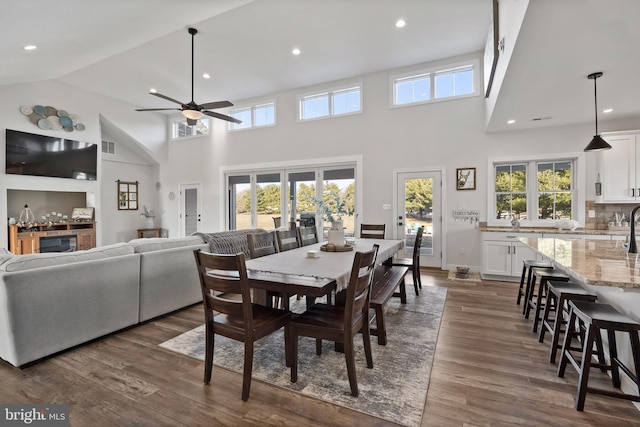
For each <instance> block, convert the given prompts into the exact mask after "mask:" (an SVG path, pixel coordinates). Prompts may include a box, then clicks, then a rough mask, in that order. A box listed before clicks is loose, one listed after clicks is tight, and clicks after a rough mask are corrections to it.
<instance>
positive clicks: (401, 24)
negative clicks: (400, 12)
mask: <svg viewBox="0 0 640 427" xmlns="http://www.w3.org/2000/svg"><path fill="white" fill-rule="evenodd" d="M405 25H407V23H406V22H405V20H404V19H398V20H397V21H396V27H397V28H403V27H404V26H405Z"/></svg>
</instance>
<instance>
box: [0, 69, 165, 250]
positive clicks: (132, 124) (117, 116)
mask: <svg viewBox="0 0 640 427" xmlns="http://www.w3.org/2000/svg"><path fill="white" fill-rule="evenodd" d="M23 105H26V106H34V105H45V106H46V105H51V106H53V107H55V108H58V109H65V110H67V111H68V112H70V113H75V114H78V115H79V116H80V117H81V119H82V123H84V124H85V126H86V130H85V131H83V132H80V131H74V132H72V133H67V132H65V131H52V130H42V129H40V128H38V127H37V126H35V125H34V124H33V123H31V121H29V119H28V118H27V117H26V116H24V115H22V114H21V113H20V110H19V109H20V107H21V106H23ZM134 108H135V107H133V106H131V105H128V104H125V103H122V102H119V101H115V100H113V99H110V98H107V97H104V96H101V95H97V94H95V93H92V92H87V91H85V90H79V89H77V88H75V87H73V86H70V85H67V84H65V83H60V82H56V81H46V82H36V83H26V84H16V85H6V86H0V117H2V125H1V127H0V164H1V165H4V164H5V129H6V128H9V129H15V130H19V131H23V132H30V133H37V134H43V135H52V136H60V137H65V138H72V139H76V140H80V141H85V142H90V143H94V144H101V127H100V115H101V114H103V115H104V116H105V117H107V118H109V119H110V121H112V122H113V123H117V124H118V126H120V127H121V128H122V129H125V131H126V132H127V134H129V135H131V139H132V140H135V141H138V142H139V143H140V144H142V145H141V146H142V147H144V148H143V150H144V151H145V152H146V153H148V155H149V156H150V158H153V159H156V161H158V162H159V161H163V160H166V131H165V123H166V121H165V119H164V117H163V116H160V115H156V114H143V113H137V112H135V111H134ZM99 147H100V145H99ZM98 156H99V157H98V158H99V159H101V153H100V148H98ZM117 170H118V169H117V167H116V169H115V170H113V169H112V168H111V167H108V168H107V170H106V171H105V170H104V168H103V165H102V162H101V161H99V162H98V181H79V180H73V179H62V178H45V177H36V176H20V175H7V174H4V166H2V172H3V173H2V174H1V175H0V177H1V179H0V213H1V215H2V216H3V217H5V218H6V217H7V213H8V212H9V211H15V207H11V209H8V207H7V190H8V189H19V190H35V191H71V192H84V193H88V197H87V199H88V202H87V206H91V207H94V208H95V216H96V221H97V222H98V227H97V233H96V234H97V243H98V244H99V245H101V244H103V236H106V235H107V234H108V233H110V230H109V227H111V225H112V224H113V218H112V217H111V216H109V219H108V220H107V219H106V218H104V219H103V210H102V209H101V208H102V201H103V197H106V195H104V196H103V191H105V192H111V191H112V192H113V199H114V201H113V204H114V205H115V197H116V196H115V183H113V181H110V182H106V183H105V182H104V181H105V179H106V178H105V177H104V176H103V173H105V172H106V173H107V174H109V175H110V176H109V178H108V179H109V180H111V179H112V178H113V176H119V177H120V176H121V175H122V174H120V173H118V172H117ZM154 174H155V175H153V174H152V175H153V177H151V176H147V177H146V178H145V180H149V181H152V185H155V182H156V181H157V180H158V173H157V170H156V171H155V172H154ZM122 176H124V175H122ZM138 176H140V175H138ZM116 179H117V178H116ZM120 179H123V178H122V177H120ZM154 191H155V190H154ZM105 223H106V224H105ZM107 224H108V225H109V227H105V225H107ZM121 225H122V227H128V228H129V229H132V230H135V229H137V228H139V227H140V225H141V224H140V223H139V218H136V219H135V221H134V220H133V219H125V220H124V222H123V223H122V224H121ZM7 240H8V236H7V228H6V227H0V242H3V243H0V246H6V245H7V243H6V242H7ZM105 240H106V241H109V242H111V241H113V239H112V237H111V235H109V237H108V238H106V239H105Z"/></svg>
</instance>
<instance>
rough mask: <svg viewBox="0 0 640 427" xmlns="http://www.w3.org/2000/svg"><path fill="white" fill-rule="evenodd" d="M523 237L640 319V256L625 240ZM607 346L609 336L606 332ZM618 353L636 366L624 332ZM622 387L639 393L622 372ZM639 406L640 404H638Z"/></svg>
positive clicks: (577, 279)
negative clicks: (630, 248)
mask: <svg viewBox="0 0 640 427" xmlns="http://www.w3.org/2000/svg"><path fill="white" fill-rule="evenodd" d="M520 241H521V242H523V243H525V244H526V245H527V246H529V247H530V248H532V249H533V250H535V251H536V252H537V253H538V254H539V256H540V257H541V258H542V259H543V260H546V261H550V262H551V263H552V264H553V266H554V267H555V268H556V269H558V270H559V271H562V272H563V273H565V274H567V275H568V276H570V277H571V278H572V279H571V280H572V281H573V282H576V283H580V284H582V285H583V286H584V287H585V288H587V289H589V290H590V291H591V292H594V293H595V294H596V295H597V296H598V302H601V303H607V304H611V305H612V306H614V307H615V308H616V309H618V310H619V311H620V312H621V313H624V314H626V315H627V316H629V317H630V318H631V319H633V320H635V321H636V322H640V257H639V256H638V254H628V253H627V247H626V246H625V244H624V241H622V240H597V239H589V238H585V239H564V238H535V237H521V238H520ZM603 341H604V343H605V348H606V345H607V337H606V336H603ZM617 341H618V354H619V356H620V359H621V360H623V363H625V364H626V365H627V366H633V363H632V353H631V346H630V344H629V339H628V337H623V336H622V335H620V336H619V337H618V339H617ZM622 377H623V378H622V389H623V390H624V391H625V392H626V393H631V394H637V393H638V389H637V387H636V386H635V384H633V383H632V382H631V381H630V380H629V379H628V378H627V377H626V376H624V375H623V376H622ZM636 406H638V404H636Z"/></svg>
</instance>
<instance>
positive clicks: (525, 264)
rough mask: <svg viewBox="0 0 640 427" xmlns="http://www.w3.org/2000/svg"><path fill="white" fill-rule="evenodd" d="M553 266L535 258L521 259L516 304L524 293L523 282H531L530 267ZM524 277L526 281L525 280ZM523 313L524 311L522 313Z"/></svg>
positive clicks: (518, 303)
mask: <svg viewBox="0 0 640 427" xmlns="http://www.w3.org/2000/svg"><path fill="white" fill-rule="evenodd" d="M532 267H538V268H553V266H552V265H551V264H549V263H548V262H545V261H538V260H537V259H525V260H524V261H522V276H521V277H520V288H519V289H518V299H517V300H516V305H520V299H521V298H522V297H523V296H524V295H526V294H525V292H524V284H525V283H526V284H527V285H528V284H529V283H531V268H532ZM525 279H526V281H525ZM522 314H524V312H523V313H522Z"/></svg>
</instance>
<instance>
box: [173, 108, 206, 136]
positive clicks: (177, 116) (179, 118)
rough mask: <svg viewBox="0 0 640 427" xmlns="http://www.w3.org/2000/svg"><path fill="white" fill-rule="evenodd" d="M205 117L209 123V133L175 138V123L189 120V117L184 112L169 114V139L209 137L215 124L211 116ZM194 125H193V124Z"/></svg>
mask: <svg viewBox="0 0 640 427" xmlns="http://www.w3.org/2000/svg"><path fill="white" fill-rule="evenodd" d="M203 118H204V119H206V120H207V122H208V124H207V129H208V130H207V133H206V134H204V135H191V136H181V137H178V138H175V137H174V136H173V135H174V133H173V126H174V124H175V123H178V122H185V123H186V122H187V118H186V117H185V116H183V115H182V114H172V115H170V116H168V118H167V122H168V127H169V141H184V140H186V139H194V138H207V137H209V136H210V135H211V134H212V132H211V126H212V124H213V121H212V120H211V119H212V118H211V117H209V116H204V117H203ZM191 127H193V126H191Z"/></svg>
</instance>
